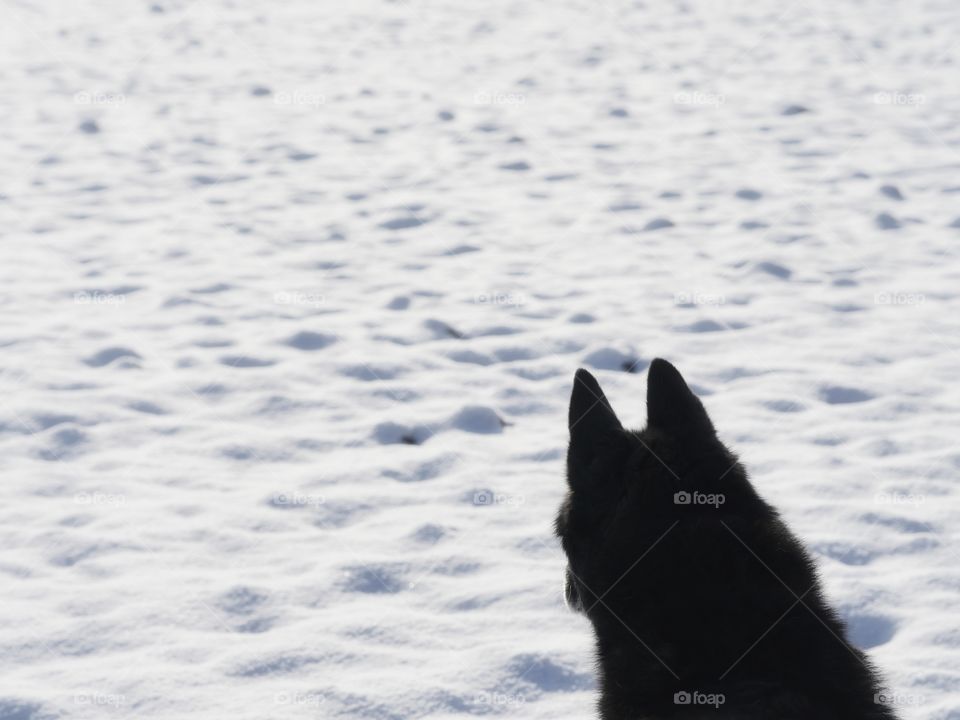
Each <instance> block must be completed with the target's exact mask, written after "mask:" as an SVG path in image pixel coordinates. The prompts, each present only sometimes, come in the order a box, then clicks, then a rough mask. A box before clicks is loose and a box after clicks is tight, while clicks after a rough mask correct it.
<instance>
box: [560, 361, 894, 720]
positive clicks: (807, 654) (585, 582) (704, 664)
mask: <svg viewBox="0 0 960 720" xmlns="http://www.w3.org/2000/svg"><path fill="white" fill-rule="evenodd" d="M569 422H570V447H569V451H568V453H567V482H568V484H569V487H570V491H569V493H568V494H567V497H566V500H565V501H564V503H563V505H562V507H561V508H560V513H559V516H558V517H557V523H556V529H557V535H558V536H559V537H560V539H561V541H562V544H563V549H564V551H565V552H566V554H567V559H568V561H569V563H568V566H567V584H566V594H567V600H568V602H569V604H570V605H571V607H573V608H575V609H577V610H580V611H581V612H584V613H585V614H586V615H587V617H588V618H589V619H590V621H591V622H592V623H593V627H594V632H595V635H596V642H597V659H598V665H599V671H600V699H599V710H600V717H601V718H604V720H643V719H649V720H654V719H660V718H684V719H692V718H698V719H699V718H738V719H739V718H742V719H744V720H753V719H757V720H761V719H762V720H860V719H867V718H869V719H871V720H891V719H893V718H895V715H894V713H893V712H892V711H891V709H890V708H889V707H888V706H886V705H885V704H884V703H883V700H884V696H883V694H882V692H881V689H880V685H879V683H878V680H877V677H876V674H875V672H874V670H873V668H872V667H871V666H870V664H869V662H868V660H867V659H866V657H865V656H864V654H863V653H861V652H860V651H859V650H857V649H855V648H853V647H851V646H850V644H849V642H848V641H847V639H846V633H845V630H844V626H843V623H842V622H841V621H840V620H839V618H838V617H837V615H836V613H835V612H834V611H833V610H832V609H831V608H830V607H829V605H828V604H827V601H826V600H825V599H824V597H823V592H822V590H821V588H820V583H819V581H818V579H817V575H816V571H815V569H814V564H813V561H812V560H811V558H810V556H809V555H808V554H807V552H806V551H805V550H804V548H803V546H802V545H801V543H800V542H799V541H798V540H797V539H796V538H795V537H794V536H793V535H792V534H791V532H790V531H789V530H788V529H787V527H786V525H785V524H784V523H783V521H782V520H781V519H780V518H779V517H778V515H777V512H776V510H774V509H773V508H772V507H771V506H770V505H768V504H767V503H766V502H764V500H763V499H762V498H761V497H760V496H759V495H758V494H757V493H756V491H755V490H754V489H753V486H752V485H751V484H750V481H749V480H748V479H747V473H746V471H745V470H744V469H743V466H742V465H740V463H739V462H738V461H737V458H736V456H734V455H733V453H731V452H730V451H729V450H728V449H727V448H726V447H725V446H724V445H723V443H721V442H720V440H719V439H718V438H717V435H716V432H715V431H714V428H713V424H712V423H711V422H710V418H709V417H708V416H707V413H706V411H705V410H704V408H703V405H702V404H701V403H700V401H699V400H698V399H697V397H696V396H695V395H694V394H693V393H692V392H691V391H690V389H689V388H688V387H687V384H686V383H685V382H684V380H683V378H682V377H681V376H680V373H679V372H677V370H676V368H674V367H673V366H672V365H671V364H670V363H668V362H666V361H664V360H660V359H657V360H654V361H653V363H652V364H651V365H650V370H649V375H648V379H647V427H646V428H645V429H643V430H640V431H630V430H625V429H624V428H623V426H622V425H621V424H620V421H619V420H618V419H617V416H616V415H615V414H614V412H613V409H612V408H611V406H610V403H609V402H608V401H607V399H606V398H605V397H604V395H603V391H602V390H601V389H600V385H599V384H598V383H597V381H596V379H594V377H593V376H592V375H590V373H588V372H587V371H586V370H579V371H577V374H576V377H575V379H574V386H573V394H572V396H571V398H570V420H569Z"/></svg>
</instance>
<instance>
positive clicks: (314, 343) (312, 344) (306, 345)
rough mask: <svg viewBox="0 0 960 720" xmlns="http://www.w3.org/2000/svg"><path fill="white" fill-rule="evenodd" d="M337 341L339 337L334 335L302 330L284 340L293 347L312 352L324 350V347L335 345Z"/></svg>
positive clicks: (285, 343)
mask: <svg viewBox="0 0 960 720" xmlns="http://www.w3.org/2000/svg"><path fill="white" fill-rule="evenodd" d="M336 341H337V338H336V337H335V336H334V335H328V334H325V333H317V332H310V331H309V330H302V331H300V332H298V333H296V334H295V335H291V336H290V337H288V338H287V339H286V340H284V341H283V344H284V345H287V346H289V347H292V348H296V349H297V350H305V351H308V352H312V351H314V350H323V349H324V348H326V347H329V346H330V345H333V344H334V343H335V342H336Z"/></svg>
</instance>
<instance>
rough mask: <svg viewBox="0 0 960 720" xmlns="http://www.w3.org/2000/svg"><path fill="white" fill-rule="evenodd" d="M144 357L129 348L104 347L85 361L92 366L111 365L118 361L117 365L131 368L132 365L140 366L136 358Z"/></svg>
mask: <svg viewBox="0 0 960 720" xmlns="http://www.w3.org/2000/svg"><path fill="white" fill-rule="evenodd" d="M140 359H142V358H141V357H140V356H139V355H138V354H137V353H135V352H134V351H133V350H130V349H129V348H125V347H109V348H104V349H103V350H101V351H100V352H98V353H95V354H94V355H91V356H90V357H88V358H86V359H85V360H84V361H83V362H85V363H86V364H87V365H89V366H90V367H97V368H98V367H104V366H105V365H110V364H112V363H113V362H115V361H118V360H119V361H120V362H117V367H122V368H130V367H139V365H138V364H137V363H136V362H135V361H136V360H140Z"/></svg>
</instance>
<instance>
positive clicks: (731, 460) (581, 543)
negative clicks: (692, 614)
mask: <svg viewBox="0 0 960 720" xmlns="http://www.w3.org/2000/svg"><path fill="white" fill-rule="evenodd" d="M569 426H570V445H569V449H568V452H567V483H568V486H569V492H568V493H567V496H566V499H565V500H564V502H563V504H562V506H561V508H560V512H559V515H558V517H557V521H556V531H557V535H558V536H559V537H560V540H561V543H562V545H563V549H564V551H565V553H566V555H567V560H568V564H567V570H566V588H565V591H566V598H567V603H568V605H570V606H571V607H572V608H573V609H576V610H579V611H582V612H585V613H586V614H587V615H588V616H589V615H591V612H590V611H591V610H592V609H593V608H595V607H597V606H599V605H607V606H609V607H611V608H612V607H613V606H614V605H616V604H618V603H622V602H630V601H631V600H633V599H636V597H637V595H638V594H641V593H643V592H645V591H646V589H647V588H645V586H644V577H645V576H646V577H648V578H649V577H651V576H652V575H655V576H657V577H660V578H662V577H663V576H664V574H663V572H659V573H656V572H653V571H655V570H656V569H657V562H658V561H661V558H662V557H663V553H650V555H651V557H650V558H644V560H643V563H644V564H643V566H642V567H638V568H637V570H636V571H635V572H631V570H633V567H634V565H636V564H638V563H639V561H640V559H641V557H642V556H643V555H644V554H645V553H646V552H647V551H648V550H650V549H652V547H653V546H654V544H655V543H656V542H657V541H658V538H660V537H662V536H663V535H664V534H665V533H667V532H668V531H669V530H670V529H671V527H672V526H673V525H675V524H677V523H679V522H681V521H688V520H695V519H698V518H699V519H703V520H708V519H710V520H716V519H717V518H722V516H723V513H724V512H728V511H730V510H731V507H732V506H733V507H736V508H737V510H736V511H737V512H740V511H742V510H743V508H762V507H764V505H765V504H764V503H762V501H759V498H757V497H756V496H755V494H754V493H753V490H752V488H751V487H750V484H749V482H748V481H747V479H746V474H745V473H744V471H743V469H742V468H741V467H740V465H739V463H738V462H737V459H736V457H735V456H734V455H733V454H732V453H731V452H730V451H729V450H727V448H726V447H724V445H723V444H722V443H721V442H720V440H719V439H718V438H717V435H716V432H715V431H714V427H713V423H712V422H711V421H710V418H709V417H708V415H707V412H706V410H705V409H704V407H703V404H702V403H701V402H700V400H699V399H698V398H697V397H696V395H694V394H693V392H692V391H691V390H690V388H689V387H688V386H687V384H686V382H685V381H684V379H683V377H682V376H681V375H680V373H679V372H678V371H677V369H676V368H675V367H673V365H671V364H670V363H668V362H666V361H665V360H661V359H656V360H654V361H653V362H652V363H651V365H650V369H649V372H648V378H647V425H646V427H645V428H643V429H642V430H638V431H631V430H626V429H624V427H623V426H622V425H621V424H620V420H619V419H618V418H617V415H616V413H614V411H613V408H612V406H611V405H610V402H609V401H608V400H607V398H606V396H605V395H604V393H603V390H602V389H601V388H600V385H599V383H598V382H597V380H596V379H595V378H594V377H593V376H592V375H591V374H590V373H589V372H587V371H586V370H578V371H577V374H576V376H575V378H574V384H573V392H572V395H571V398H570V416H569ZM657 556H659V557H657ZM673 557H676V555H675V554H674V555H673ZM661 570H662V569H661ZM628 574H629V577H626V576H627V575H628ZM661 590H667V589H666V588H661ZM655 591H656V590H655Z"/></svg>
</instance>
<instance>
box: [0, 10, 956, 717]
mask: <svg viewBox="0 0 960 720" xmlns="http://www.w3.org/2000/svg"><path fill="white" fill-rule="evenodd" d="M958 33H960V10H958V8H957V7H956V4H955V3H953V2H951V1H949V0H938V1H933V0H928V1H925V2H924V1H920V0H917V1H916V2H908V1H907V0H901V1H900V2H892V1H883V0H865V1H863V2H851V1H849V0H841V1H840V2H826V1H823V2H821V1H819V0H817V1H811V2H774V1H773V0H765V1H758V0H750V2H725V3H712V2H707V1H706V0H702V1H701V2H689V3H681V2H654V1H653V0H650V2H646V3H644V2H634V3H627V2H587V1H583V2H578V1H576V0H566V1H565V2H556V3H549V4H548V3H521V2H501V1H498V0H494V1H493V2H485V3H475V4H468V3H457V2H454V1H453V0H444V1H443V2H439V1H435V2H419V1H418V0H409V1H401V0H398V1H396V2H386V1H382V0H377V1H373V0H352V1H351V2H350V3H332V2H326V3H320V2H315V1H314V0H310V1H307V0H297V1H285V2H282V3H281V2H276V3H267V2H235V1H224V0H197V1H196V2H186V1H182V2H176V1H167V0H157V2H155V3H152V4H151V3H149V2H131V1H129V0H128V1H127V2H121V1H120V0H109V1H108V0H104V1H102V2H97V3H67V2H54V0H47V1H41V0H5V2H3V4H2V5H0V37H2V42H0V55H2V63H0V89H2V92H0V117H2V118H3V122H2V124H0V161H2V162H0V178H2V182H0V221H2V225H0V227H2V228H3V229H4V231H5V235H6V237H5V243H4V245H3V246H2V247H3V249H2V251H0V252H2V256H0V260H2V262H0V277H2V281H3V284H2V290H0V302H2V307H3V313H2V315H0V346H2V348H3V351H2V355H0V358H2V363H0V391H2V395H0V443H2V454H0V456H2V472H3V483H2V486H0V487H2V491H0V492H2V493H3V497H2V510H0V539H2V542H0V572H2V576H3V580H2V588H3V590H2V595H0V603H2V611H0V659H2V666H0V718H3V719H5V720H13V719H18V720H39V719H40V718H48V717H71V718H73V717H76V718H101V717H116V718H140V719H148V718H174V717H176V718H219V717H230V718H250V719H254V718H256V719H257V720H262V719H264V718H288V717H289V718H296V717H304V718H306V717H325V718H343V717H349V718H372V719H377V720H387V719H392V718H396V719H401V718H403V719H407V718H421V717H424V718H436V719H439V718H454V717H457V718H459V717H463V716H465V715H480V714H500V715H504V716H509V717H512V718H550V719H554V718H558V717H565V718H587V717H591V716H592V714H593V704H592V703H593V672H592V662H591V657H590V646H591V640H590V634H589V628H588V626H587V623H586V621H585V620H584V619H582V618H580V617H578V616H574V615H571V614H570V613H569V612H567V610H566V609H565V608H564V606H563V603H562V597H561V570H562V566H563V561H562V559H561V554H560V552H559V549H558V546H557V543H556V542H555V541H554V539H553V538H552V536H551V522H552V519H553V514H554V512H555V509H556V506H557V504H558V502H559V500H560V497H561V494H562V491H563V481H562V469H561V466H562V455H563V452H564V446H565V441H566V428H565V412H566V403H567V398H568V393H569V388H570V382H571V379H572V374H573V371H574V370H575V369H576V367H578V366H581V365H583V366H586V367H590V368H593V369H595V370H598V371H599V372H598V373H597V374H598V376H599V377H600V380H601V382H602V383H603V384H604V386H605V389H606V391H607V394H608V396H609V397H610V398H611V399H612V401H613V403H614V405H615V407H616V408H617V410H618V412H619V413H620V415H621V417H622V418H623V419H624V420H625V421H630V422H633V423H642V420H643V417H644V407H643V401H642V398H643V392H644V386H645V378H644V372H643V371H644V369H645V367H646V365H647V363H648V362H649V360H650V359H651V358H652V357H654V356H657V355H660V356H663V357H666V358H669V359H670V360H672V361H673V362H675V363H676V364H677V365H678V366H679V367H680V368H681V370H682V371H683V372H684V373H685V374H686V375H687V377H688V379H689V380H690V381H691V382H692V384H693V385H694V387H695V389H697V391H698V392H700V393H701V394H702V395H703V396H704V398H705V401H706V404H707V407H708V409H709V410H710V411H711V413H712V414H713V416H714V419H715V421H716V423H717V425H718V427H719V428H720V430H721V434H722V436H723V437H724V438H725V439H726V440H728V442H729V443H730V444H731V445H732V446H733V447H734V448H736V449H737V450H738V451H739V452H740V453H741V455H742V457H743V459H744V460H745V462H746V463H747V465H748V467H749V468H751V469H752V471H753V473H754V478H755V481H756V484H757V486H758V487H759V489H760V490H761V492H762V493H763V494H764V495H765V496H766V497H767V498H768V499H770V500H771V501H772V502H774V503H775V504H776V505H777V506H779V507H780V508H781V509H782V511H783V513H784V514H785V516H786V517H787V519H788V520H789V521H790V522H791V524H792V525H793V527H794V529H795V530H796V531H797V532H798V534H800V535H801V536H802V537H803V538H805V539H806V540H807V541H808V543H809V544H810V546H811V548H812V549H813V550H814V551H815V552H816V554H817V557H818V559H819V561H820V564H821V566H822V571H823V575H824V578H825V581H826V584H827V589H828V592H829V595H830V596H831V597H832V598H833V600H834V602H835V603H836V604H837V605H838V606H839V607H840V608H841V610H842V612H843V615H844V616H845V617H846V618H847V619H848V620H849V622H850V623H851V626H852V630H853V636H854V639H855V641H856V642H857V643H858V644H859V645H861V646H862V647H865V648H868V649H869V651H870V653H871V655H872V656H873V657H874V659H875V660H876V661H877V663H878V664H879V665H880V666H881V667H882V668H883V669H884V670H885V671H886V673H887V676H888V678H889V680H890V685H891V687H892V689H893V690H894V692H896V693H897V698H898V703H899V705H900V711H901V714H902V715H903V717H904V718H907V719H911V718H917V719H921V718H922V719H923V720H947V719H952V720H957V719H958V718H960V669H958V668H960V662H958V652H960V627H958V623H957V618H958V610H960V602H958V593H960V571H958V565H960V537H958V533H957V527H956V523H955V521H956V518H957V517H958V513H960V508H958V492H957V476H958V470H960V447H958V445H957V428H958V427H960V390H958V387H957V382H958V377H960V372H958V371H960V361H958V360H960V356H958V350H960V339H958V332H957V331H958V328H960V299H958V290H957V288H958V279H960V266H958V264H957V259H958V255H960V208H958V207H957V200H958V198H960V173H958V170H960V124H958V122H957V120H958V118H960V95H958V94H957V93H956V89H957V73H958V65H957V63H958V59H960V46H958V44H957V40H956V39H957V36H958ZM625 368H630V369H632V370H633V371H634V372H633V373H630V372H625V371H624V369H625Z"/></svg>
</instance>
